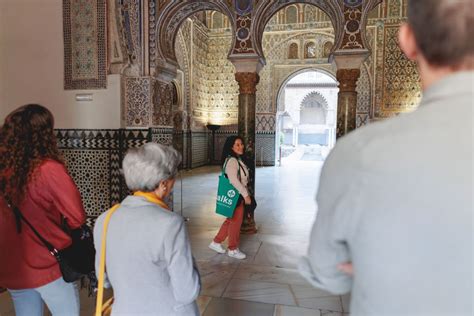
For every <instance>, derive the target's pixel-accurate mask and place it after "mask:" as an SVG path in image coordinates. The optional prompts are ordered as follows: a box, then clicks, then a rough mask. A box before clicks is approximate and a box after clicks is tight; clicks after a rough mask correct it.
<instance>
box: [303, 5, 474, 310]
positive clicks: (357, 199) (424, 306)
mask: <svg viewBox="0 0 474 316" xmlns="http://www.w3.org/2000/svg"><path fill="white" fill-rule="evenodd" d="M473 12H474V10H473V4H472V0H458V1H454V0H410V1H409V2H408V24H406V25H403V26H402V27H401V29H400V33H399V40H400V46H401V48H402V50H403V51H404V53H405V54H406V55H407V57H408V58H410V59H412V60H415V61H416V62H417V64H418V66H419V72H420V77H421V83H422V87H423V93H424V95H423V99H422V102H421V104H420V107H419V109H418V110H417V111H415V112H413V113H410V114H404V115H400V116H398V117H396V118H394V119H390V120H386V121H384V122H380V123H374V124H371V125H370V126H368V127H366V128H362V129H360V130H358V131H356V132H353V133H351V134H350V135H348V136H346V137H343V138H342V139H341V140H340V141H339V142H338V144H337V146H336V147H335V148H334V150H333V151H332V153H331V155H330V156H329V157H328V159H327V161H326V163H325V165H324V168H323V171H322V174H321V180H320V187H319V191H318V194H317V202H318V214H317V219H316V222H315V225H314V227H313V231H312V233H311V239H310V245H309V249H308V255H307V257H305V258H304V259H303V260H302V261H301V264H300V271H301V273H302V274H303V275H304V276H305V277H306V278H307V279H308V280H309V281H310V282H311V283H312V284H313V285H314V286H316V287H320V288H322V289H325V290H328V291H330V292H332V293H335V294H344V293H347V292H349V291H352V300H351V316H388V315H391V316H415V315H416V316H421V315H423V316H435V315H443V316H445V315H449V316H460V315H466V316H467V315H471V312H472V301H473V300H472V263H473V262H472V251H473V246H472V212H473V210H472V196H473V187H472V163H473V160H472V148H473V143H472V132H473V130H472V117H473V112H472V111H473V100H474V95H473V90H474V38H473V34H474V29H473V26H474V13H473Z"/></svg>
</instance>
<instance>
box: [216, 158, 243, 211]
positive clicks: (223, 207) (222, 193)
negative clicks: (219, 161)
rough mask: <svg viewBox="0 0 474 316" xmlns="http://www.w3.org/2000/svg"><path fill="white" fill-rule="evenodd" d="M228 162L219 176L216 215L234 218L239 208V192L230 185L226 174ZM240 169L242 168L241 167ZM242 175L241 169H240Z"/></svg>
mask: <svg viewBox="0 0 474 316" xmlns="http://www.w3.org/2000/svg"><path fill="white" fill-rule="evenodd" d="M227 161H229V158H227V160H226V161H225V163H224V167H223V168H222V173H221V175H220V176H219V186H218V188H217V200H216V213H217V214H221V215H223V216H225V217H229V218H230V217H232V216H233V215H234V210H235V208H236V207H237V202H238V200H239V196H240V194H239V191H237V189H236V188H235V187H234V186H233V185H232V184H231V183H230V181H229V179H227V176H226V174H225V167H226V165H227ZM239 167H240V166H239ZM239 173H240V168H239Z"/></svg>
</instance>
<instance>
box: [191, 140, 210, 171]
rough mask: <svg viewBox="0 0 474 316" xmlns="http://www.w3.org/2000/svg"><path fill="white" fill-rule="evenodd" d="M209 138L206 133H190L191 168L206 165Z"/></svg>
mask: <svg viewBox="0 0 474 316" xmlns="http://www.w3.org/2000/svg"><path fill="white" fill-rule="evenodd" d="M208 142H209V137H208V133H207V132H191V148H192V155H191V157H192V161H191V168H196V167H200V166H204V165H206V164H208V156H209V144H208Z"/></svg>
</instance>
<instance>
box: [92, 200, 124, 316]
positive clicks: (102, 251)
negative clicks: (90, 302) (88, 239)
mask: <svg viewBox="0 0 474 316" xmlns="http://www.w3.org/2000/svg"><path fill="white" fill-rule="evenodd" d="M119 206H120V204H116V205H114V206H113V207H112V208H111V209H110V210H109V212H108V213H107V215H106V216H105V220H104V227H103V229H102V237H101V238H102V239H101V246H100V262H99V284H98V292H97V302H96V305H95V315H96V316H101V315H102V304H103V299H104V274H105V240H106V238H107V227H108V226H109V221H110V217H111V216H112V214H113V213H114V212H115V211H116V210H117V209H118V207H119Z"/></svg>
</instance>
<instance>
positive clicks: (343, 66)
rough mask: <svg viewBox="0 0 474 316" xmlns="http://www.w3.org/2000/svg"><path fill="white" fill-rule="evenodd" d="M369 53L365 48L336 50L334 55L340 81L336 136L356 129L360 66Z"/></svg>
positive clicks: (337, 77) (337, 76)
mask: <svg viewBox="0 0 474 316" xmlns="http://www.w3.org/2000/svg"><path fill="white" fill-rule="evenodd" d="M368 55H369V52H368V51H367V50H364V49H357V50H347V51H336V52H335V53H334V55H333V57H334V61H335V62H336V65H337V73H336V79H337V81H338V82H339V94H338V98H337V129H336V138H339V137H341V136H344V135H345V134H347V133H349V132H351V131H353V130H355V129H356V111H357V92H356V88H357V80H358V79H359V76H360V66H361V65H362V63H363V62H364V60H365V59H366V58H367V56H368Z"/></svg>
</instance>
